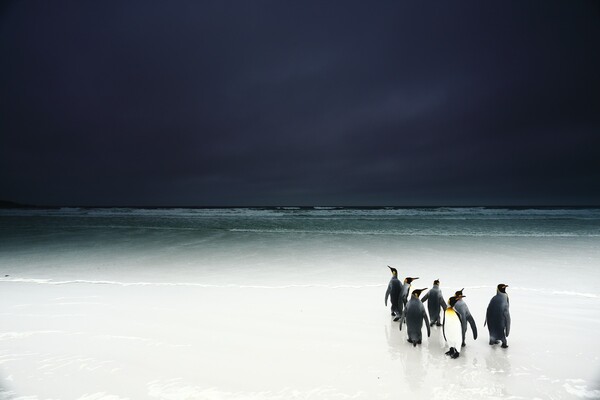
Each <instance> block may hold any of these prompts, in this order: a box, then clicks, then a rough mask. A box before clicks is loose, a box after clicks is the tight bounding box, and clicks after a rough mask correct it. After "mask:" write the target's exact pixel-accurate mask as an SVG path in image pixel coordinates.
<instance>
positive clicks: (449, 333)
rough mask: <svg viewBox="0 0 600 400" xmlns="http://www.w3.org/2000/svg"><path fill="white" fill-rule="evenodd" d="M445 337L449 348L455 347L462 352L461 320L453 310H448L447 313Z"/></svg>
mask: <svg viewBox="0 0 600 400" xmlns="http://www.w3.org/2000/svg"><path fill="white" fill-rule="evenodd" d="M444 335H445V336H446V342H447V343H448V346H449V347H454V348H455V349H456V350H458V351H460V346H461V344H462V326H461V324H460V318H459V317H458V315H457V314H456V312H455V311H454V309H452V308H447V309H446V311H445V320H444Z"/></svg>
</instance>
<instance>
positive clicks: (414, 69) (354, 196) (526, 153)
mask: <svg viewBox="0 0 600 400" xmlns="http://www.w3.org/2000/svg"><path fill="white" fill-rule="evenodd" d="M0 109H1V114H0V199H6V200H13V201H19V202H24V203H30V204H44V205H196V206H206V205H224V206H226V205H461V204H462V205H474V204H481V205H502V204H507V205H511V204H512V205H518V204H520V205H531V204H537V205H544V204H545V205H558V204H563V205H578V204H579V205H581V204H597V205H598V204H600V147H599V144H600V140H599V139H600V136H599V135H600V2H598V1H579V0H577V1H572V0H565V1H559V2H556V1H513V2H511V1H504V0H503V1H498V2H488V1H480V0H477V1H472V2H464V1H450V2H448V1H440V2H423V1H411V2H404V1H398V0H395V1H389V2H384V1H381V2H367V1H363V2H352V1H314V2H313V1H248V0H240V1H223V0H217V1H214V2H210V1H75V0H74V1H15V2H3V5H2V6H0Z"/></svg>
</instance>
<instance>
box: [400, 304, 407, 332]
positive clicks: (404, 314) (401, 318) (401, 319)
mask: <svg viewBox="0 0 600 400" xmlns="http://www.w3.org/2000/svg"><path fill="white" fill-rule="evenodd" d="M405 316H406V308H405V309H404V311H402V316H401V317H400V330H402V323H404V317H405Z"/></svg>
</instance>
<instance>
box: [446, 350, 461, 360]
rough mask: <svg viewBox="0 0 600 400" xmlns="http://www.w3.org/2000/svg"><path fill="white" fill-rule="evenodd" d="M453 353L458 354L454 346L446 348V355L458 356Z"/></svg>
mask: <svg viewBox="0 0 600 400" xmlns="http://www.w3.org/2000/svg"><path fill="white" fill-rule="evenodd" d="M455 354H458V351H456V349H455V348H454V347H450V350H448V351H447V352H446V355H447V356H450V357H452V358H456V357H458V356H455Z"/></svg>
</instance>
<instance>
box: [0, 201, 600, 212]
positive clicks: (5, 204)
mask: <svg viewBox="0 0 600 400" xmlns="http://www.w3.org/2000/svg"><path fill="white" fill-rule="evenodd" d="M61 208H81V209H115V208H129V209H146V210H168V209H199V210H201V209H228V208H229V209H232V208H237V209H262V210H328V209H330V210H336V209H337V210H341V209H355V210H382V209H390V210H402V209H408V210H410V209H425V210H432V209H444V208H448V209H460V208H480V209H489V210H494V209H511V210H528V209H532V210H552V209H567V210H568V209H573V210H576V209H587V208H600V205H585V204H584V205H563V204H553V205H536V204H530V205H502V204H496V205H480V204H463V205H402V206H398V205H380V206H361V205H313V206H307V205H277V206H273V205H268V206H265V205H204V206H197V205H75V204H68V205H67V204H65V205H38V204H35V205H33V204H25V203H19V202H15V201H10V200H0V209H50V210H58V209H61Z"/></svg>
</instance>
